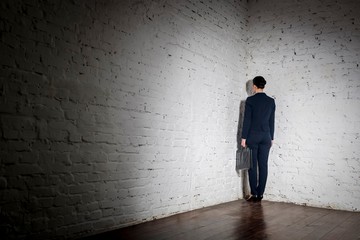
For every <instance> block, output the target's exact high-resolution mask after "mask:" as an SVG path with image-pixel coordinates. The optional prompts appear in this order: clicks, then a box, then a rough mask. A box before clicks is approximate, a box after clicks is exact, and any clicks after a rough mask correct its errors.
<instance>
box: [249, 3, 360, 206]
mask: <svg viewBox="0 0 360 240" xmlns="http://www.w3.org/2000/svg"><path fill="white" fill-rule="evenodd" d="M359 11H360V4H359V1H356V0H353V1H341V2H336V1H330V0H327V1H312V0H311V1H310V0H303V1H301V3H294V2H291V1H286V0H281V1H275V2H274V1H271V2H269V1H265V0H259V1H252V2H251V4H250V6H249V15H250V18H249V36H250V38H249V48H248V51H249V56H248V68H249V70H248V74H249V75H250V76H254V75H257V74H263V75H264V76H265V78H267V79H268V80H269V84H268V89H267V90H268V91H267V92H268V93H269V94H270V95H274V96H275V97H276V102H277V115H276V125H277V129H276V136H275V138H276V144H275V146H274V148H273V150H272V153H271V159H270V169H269V171H270V175H269V182H268V186H267V190H266V198H268V199H270V200H275V201H288V202H295V203H301V204H307V205H312V206H319V207H329V208H335V209H344V210H353V211H360V158H359V156H360V128H359V126H360V98H359V95H358V93H359V91H360V68H359V59H360V56H359V55H360V35H359V28H360V21H359V20H360V19H359V15H358V13H359Z"/></svg>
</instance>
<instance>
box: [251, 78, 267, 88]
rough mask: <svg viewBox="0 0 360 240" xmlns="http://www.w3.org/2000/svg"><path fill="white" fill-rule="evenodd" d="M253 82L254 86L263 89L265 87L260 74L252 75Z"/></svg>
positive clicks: (264, 81)
mask: <svg viewBox="0 0 360 240" xmlns="http://www.w3.org/2000/svg"><path fill="white" fill-rule="evenodd" d="M253 84H254V85H255V86H256V87H258V88H261V89H263V88H264V87H265V84H266V80H265V79H264V78H263V77H262V76H257V77H254V79H253Z"/></svg>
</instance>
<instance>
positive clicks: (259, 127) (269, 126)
mask: <svg viewBox="0 0 360 240" xmlns="http://www.w3.org/2000/svg"><path fill="white" fill-rule="evenodd" d="M274 120H275V100H274V99H273V98H271V97H268V96H267V95H266V94H265V93H256V94H255V95H253V96H251V97H248V98H247V99H246V103H245V114H244V123H243V129H242V134H241V138H244V139H247V138H248V137H249V134H250V132H251V131H255V132H269V133H270V135H271V139H272V140H273V139H274Z"/></svg>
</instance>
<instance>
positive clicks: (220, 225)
mask: <svg viewBox="0 0 360 240" xmlns="http://www.w3.org/2000/svg"><path fill="white" fill-rule="evenodd" d="M85 239H86V240H93V239H102V240H107V239H126V240H139V239H146V240H161V239H169V240H170V239H171V240H174V239H189V240H190V239H191V240H202V239H207V240H225V239H226V240H230V239H231V240H233V239H276V240H281V239H287V240H288V239H291V240H293V239H331V240H333V239H341V240H346V239H360V213H358V212H357V213H356V212H346V211H335V210H329V209H321V208H312V207H304V206H297V205H294V204H287V203H275V202H268V201H262V202H261V203H248V202H246V201H244V200H239V201H234V202H230V203H225V204H220V205H217V206H213V207H208V208H203V209H199V210H195V211H191V212H187V213H183V214H178V215H175V216H171V217H167V218H163V219H158V220H154V221H151V222H147V223H142V224H139V225H135V226H131V227H127V228H122V229H119V230H115V231H111V232H107V233H103V234H99V235H95V236H92V237H88V238H84V240H85Z"/></svg>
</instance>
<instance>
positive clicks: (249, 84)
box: [236, 80, 253, 197]
mask: <svg viewBox="0 0 360 240" xmlns="http://www.w3.org/2000/svg"><path fill="white" fill-rule="evenodd" d="M252 86H253V83H252V80H248V81H247V82H246V85H245V90H246V93H247V95H248V96H251V95H252V94H253V93H252ZM245 102H246V99H243V100H241V101H240V106H239V121H238V131H237V148H238V149H239V148H240V147H241V132H242V127H243V126H242V125H243V120H244V113H245ZM236 172H237V174H238V175H239V176H240V177H241V180H242V194H243V197H245V196H247V195H250V190H249V182H248V172H247V171H246V170H236Z"/></svg>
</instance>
